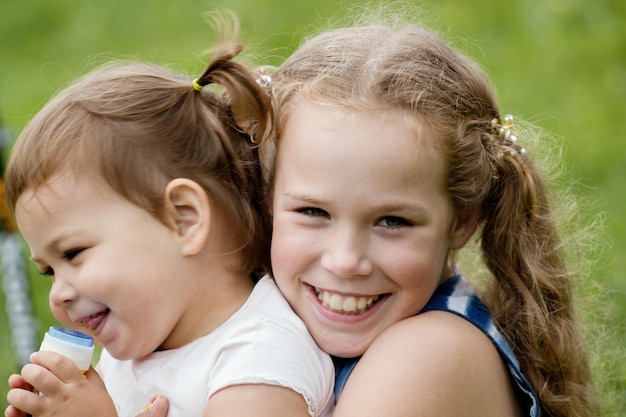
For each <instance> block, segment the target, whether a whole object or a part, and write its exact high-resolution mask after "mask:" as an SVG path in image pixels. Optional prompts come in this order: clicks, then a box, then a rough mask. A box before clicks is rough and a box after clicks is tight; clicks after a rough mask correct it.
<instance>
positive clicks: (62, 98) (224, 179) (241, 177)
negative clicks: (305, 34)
mask: <svg viewBox="0 0 626 417" xmlns="http://www.w3.org/2000/svg"><path fill="white" fill-rule="evenodd" d="M232 30H233V33H231V34H226V35H231V36H230V37H228V36H225V37H224V40H223V41H222V42H221V43H220V44H218V46H217V47H216V48H215V51H214V54H213V56H212V59H211V61H210V62H209V63H208V65H207V67H206V69H205V70H204V71H203V73H202V74H201V75H200V77H198V78H196V79H195V83H196V84H197V85H199V86H205V85H208V84H212V83H215V84H220V85H221V86H223V87H224V89H223V92H222V93H221V94H218V93H217V92H215V91H211V88H210V87H206V88H202V89H201V91H196V89H194V84H193V83H192V78H191V77H188V76H185V75H179V74H175V73H173V72H172V71H170V70H168V69H166V68H163V67H159V66H156V65H152V64H145V63H130V64H122V63H113V64H108V65H105V66H103V67H101V68H99V69H97V70H95V71H93V72H91V73H89V74H87V75H86V76H85V77H83V78H82V79H80V80H78V81H77V82H75V83H74V84H73V85H71V86H70V87H69V88H67V89H65V90H64V91H62V92H61V93H59V94H58V95H57V96H56V97H54V98H53V99H52V100H51V101H50V102H49V103H48V104H46V106H45V107H44V108H43V109H42V110H41V111H40V112H39V113H38V114H37V115H36V116H35V117H34V118H33V119H32V121H31V122H30V123H29V124H28V125H27V126H26V128H25V129H24V131H23V132H22V133H21V135H20V136H19V138H18V139H17V142H16V144H15V146H14V147H13V149H12V153H11V156H10V161H9V163H8V167H7V172H6V195H7V202H8V205H9V208H10V210H11V211H12V212H13V211H14V209H15V204H16V201H17V199H18V198H19V196H20V195H21V194H22V193H23V192H24V191H25V190H26V189H28V188H36V187H37V186H40V185H42V184H44V183H45V182H46V180H48V179H49V178H50V177H51V176H52V175H54V174H57V173H60V172H63V171H64V170H68V169H70V170H74V171H75V172H76V173H77V174H80V173H81V171H82V170H83V169H87V168H88V169H90V170H92V169H95V170H96V171H95V172H96V173H98V174H101V175H102V177H103V178H104V180H105V181H106V183H107V184H108V185H109V186H111V188H112V189H113V190H114V191H116V192H117V193H119V194H120V195H122V196H123V197H125V198H126V199H128V200H129V201H131V202H132V203H134V204H136V205H137V206H139V207H142V208H144V209H145V210H147V211H148V212H150V213H151V214H153V215H154V216H155V217H156V218H158V219H159V220H161V221H162V222H164V223H165V220H164V219H165V218H164V212H163V207H164V206H163V203H164V190H165V187H166V185H167V183H168V182H169V181H170V180H172V179H174V178H179V177H184V178H189V179H191V180H193V181H196V182H197V183H198V184H200V185H201V186H202V187H203V188H204V190H205V191H206V192H207V195H208V196H209V197H210V198H211V201H212V204H215V205H217V207H219V208H220V209H221V211H222V212H223V213H224V214H225V215H228V216H230V217H231V218H230V220H229V222H230V223H229V230H230V231H231V232H232V236H233V240H232V242H233V243H234V248H233V251H235V252H239V253H240V254H241V256H240V258H241V261H242V264H241V265H240V271H239V272H245V273H251V274H252V273H254V272H261V271H266V270H268V268H269V248H268V246H269V233H270V228H269V220H268V216H267V215H266V214H265V210H264V203H263V201H262V199H263V194H262V192H261V189H262V179H261V173H260V168H259V162H258V155H257V149H256V145H254V144H253V142H256V141H260V140H261V139H262V136H263V135H265V134H266V132H268V131H269V130H270V127H271V120H272V113H271V106H270V102H269V98H268V96H267V94H266V93H265V92H264V91H263V89H262V88H261V87H260V86H259V85H258V83H257V82H256V77H255V76H254V74H253V73H251V72H250V71H249V70H248V69H246V67H245V66H243V65H242V64H240V63H238V62H236V61H234V58H235V57H236V56H237V55H238V54H239V53H240V51H241V50H242V48H243V47H242V46H241V45H240V44H239V43H237V42H236V41H235V37H236V35H237V26H236V25H235V26H234V27H232ZM237 269H239V268H237Z"/></svg>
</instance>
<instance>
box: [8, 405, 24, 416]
mask: <svg viewBox="0 0 626 417" xmlns="http://www.w3.org/2000/svg"><path fill="white" fill-rule="evenodd" d="M4 416H5V417H26V413H25V412H23V411H20V410H18V409H17V408H15V407H14V406H12V405H10V406H8V407H7V408H6V410H4Z"/></svg>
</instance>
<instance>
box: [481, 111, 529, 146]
mask: <svg viewBox="0 0 626 417" xmlns="http://www.w3.org/2000/svg"><path fill="white" fill-rule="evenodd" d="M489 126H490V128H491V134H492V135H493V136H494V137H496V138H497V139H499V140H500V141H502V144H503V145H504V146H507V147H509V151H508V152H509V153H510V154H512V155H516V154H520V155H524V154H525V153H526V148H523V147H522V146H520V145H519V144H518V143H517V136H515V134H514V131H515V125H514V124H513V116H511V115H510V114H506V115H505V116H504V119H503V120H500V119H498V118H494V119H492V120H491V123H490V124H489Z"/></svg>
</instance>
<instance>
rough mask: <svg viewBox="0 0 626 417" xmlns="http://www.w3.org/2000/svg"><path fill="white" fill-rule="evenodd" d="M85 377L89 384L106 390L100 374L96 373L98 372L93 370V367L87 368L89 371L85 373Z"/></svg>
mask: <svg viewBox="0 0 626 417" xmlns="http://www.w3.org/2000/svg"><path fill="white" fill-rule="evenodd" d="M85 377H86V378H87V379H88V380H89V382H91V383H92V384H94V385H95V386H97V387H100V388H103V389H106V386H105V385H104V381H103V380H102V377H100V374H99V373H98V371H96V370H95V369H93V367H91V366H90V367H89V369H88V370H87V372H86V373H85Z"/></svg>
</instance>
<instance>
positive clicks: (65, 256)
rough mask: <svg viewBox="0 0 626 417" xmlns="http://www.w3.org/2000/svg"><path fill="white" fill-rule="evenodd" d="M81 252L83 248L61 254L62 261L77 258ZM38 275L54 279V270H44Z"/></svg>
mask: <svg viewBox="0 0 626 417" xmlns="http://www.w3.org/2000/svg"><path fill="white" fill-rule="evenodd" d="M83 250H84V249H83V248H78V249H71V250H68V251H66V252H65V253H64V254H63V259H66V260H67V261H71V260H72V259H74V258H75V257H77V256H78V255H79V254H80V253H81V252H82V251H83ZM40 274H41V275H43V276H45V277H54V269H52V268H46V269H44V270H43V271H40Z"/></svg>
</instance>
